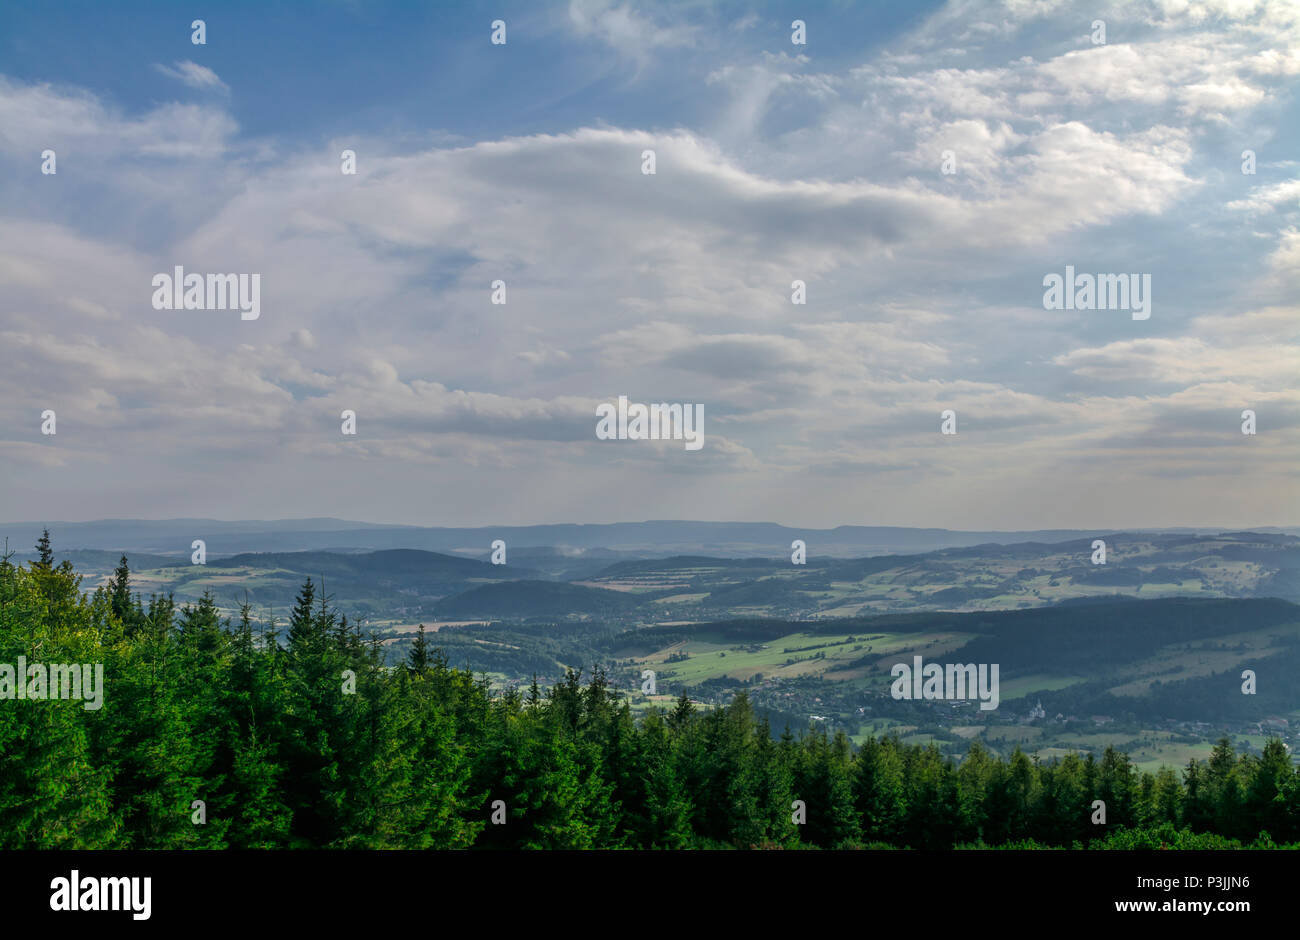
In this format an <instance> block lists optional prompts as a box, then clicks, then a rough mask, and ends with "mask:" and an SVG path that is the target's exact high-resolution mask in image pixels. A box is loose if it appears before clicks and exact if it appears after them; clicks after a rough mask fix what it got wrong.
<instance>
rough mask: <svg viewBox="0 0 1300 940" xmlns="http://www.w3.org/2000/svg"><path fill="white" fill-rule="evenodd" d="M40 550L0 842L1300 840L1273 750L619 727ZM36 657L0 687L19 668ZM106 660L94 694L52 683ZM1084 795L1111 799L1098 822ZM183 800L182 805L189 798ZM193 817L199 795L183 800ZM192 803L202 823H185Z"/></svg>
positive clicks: (26, 573) (596, 697) (578, 695)
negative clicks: (1150, 757) (389, 662)
mask: <svg viewBox="0 0 1300 940" xmlns="http://www.w3.org/2000/svg"><path fill="white" fill-rule="evenodd" d="M79 587H80V585H79V582H78V577H77V575H76V573H75V571H74V570H73V568H72V566H71V564H69V563H64V564H61V565H55V564H54V557H53V554H52V553H51V552H50V551H49V549H48V545H47V544H43V545H42V546H41V549H40V551H39V553H38V558H37V560H36V561H35V562H34V563H32V564H31V565H17V566H16V565H14V564H13V563H12V562H11V560H10V559H9V558H5V559H4V560H3V561H0V664H11V665H10V666H9V667H8V668H9V669H10V672H9V673H8V674H7V675H8V677H9V678H8V685H7V686H6V683H5V678H4V677H5V676H6V673H5V672H4V670H3V669H0V753H3V754H4V757H5V760H4V770H3V773H0V846H2V847H5V848H119V847H132V848H227V847H233V848H296V847H312V846H328V847H334V848H380V847H393V848H411V849H426V848H463V847H476V848H598V847H633V848H688V847H738V848H753V847H791V848H793V847H797V846H809V847H821V848H833V847H838V848H851V847H869V846H875V847H898V846H916V847H925V848H948V847H952V846H960V845H974V844H978V845H1013V844H1014V845H1024V844H1029V843H1030V840H1032V844H1043V845H1075V844H1078V845H1091V846H1097V847H1104V848H1127V847H1189V848H1207V847H1223V846H1228V845H1232V844H1236V842H1235V841H1234V840H1238V841H1241V842H1249V843H1254V844H1258V845H1260V846H1272V845H1274V844H1275V843H1288V842H1295V841H1296V840H1297V839H1300V778H1297V775H1296V773H1295V770H1294V768H1293V766H1292V763H1291V760H1290V758H1289V756H1288V755H1287V753H1286V749H1285V748H1284V747H1283V745H1282V744H1281V743H1280V742H1279V741H1276V740H1274V741H1271V742H1269V743H1268V745H1267V746H1266V747H1265V748H1264V750H1263V752H1262V754H1261V755H1259V756H1250V755H1243V756H1237V755H1236V754H1234V752H1233V750H1232V747H1231V745H1230V744H1229V743H1228V742H1227V741H1224V742H1221V744H1220V745H1219V746H1218V747H1217V748H1216V749H1215V750H1214V752H1213V754H1212V755H1211V757H1210V759H1209V760H1208V761H1201V762H1198V761H1193V762H1191V763H1189V765H1188V766H1187V767H1186V768H1185V769H1184V770H1183V771H1182V772H1181V774H1176V773H1175V772H1174V771H1173V770H1169V769H1164V770H1162V771H1160V772H1159V773H1158V774H1151V773H1138V772H1137V771H1136V770H1135V768H1134V767H1133V765H1132V764H1131V762H1130V761H1129V759H1128V758H1127V757H1126V756H1125V755H1124V754H1122V753H1120V752H1119V751H1116V750H1115V749H1113V748H1108V749H1107V751H1106V752H1105V754H1104V755H1103V756H1102V757H1101V759H1100V760H1097V759H1094V758H1092V757H1091V756H1089V757H1088V758H1080V757H1078V756H1077V755H1075V754H1070V755H1067V756H1065V757H1064V758H1063V759H1061V760H1053V761H1048V762H1042V763H1035V762H1032V761H1030V760H1029V759H1028V758H1027V757H1026V756H1025V755H1024V754H1022V753H1020V752H1019V751H1018V750H1017V751H1015V752H1014V753H1012V754H1011V755H1010V756H1009V757H1008V758H1006V759H1000V758H997V757H994V756H993V755H991V754H990V753H989V752H988V751H987V750H985V749H984V748H983V747H981V746H980V745H978V744H976V745H973V746H972V748H971V751H970V752H969V753H968V754H967V756H966V757H965V758H964V759H963V760H961V761H960V762H957V761H955V760H953V759H951V758H946V757H944V756H943V755H942V754H941V753H940V751H939V750H938V749H937V748H935V747H933V746H929V747H926V746H921V745H906V744H903V743H901V742H900V741H898V740H897V739H895V738H885V739H878V738H868V739H867V740H866V742H865V743H864V745H863V746H862V747H861V748H860V749H856V750H855V749H854V747H853V746H852V745H851V744H850V742H849V740H848V739H847V738H846V737H845V736H844V735H842V734H837V735H834V736H828V735H827V734H825V733H824V732H822V731H809V732H805V733H803V734H800V735H795V734H786V735H785V736H784V737H782V738H780V739H779V740H774V739H773V737H772V735H771V734H770V729H768V728H766V727H765V726H764V725H763V724H762V723H761V722H760V721H758V720H757V719H756V717H755V714H754V711H753V709H752V707H751V706H750V704H749V701H748V699H747V697H746V696H745V695H744V694H740V695H737V696H736V697H735V699H734V700H733V701H732V702H731V703H730V704H727V705H725V706H723V707H718V708H714V709H707V710H706V709H701V708H698V707H696V706H695V705H694V704H692V702H691V700H690V699H689V698H688V697H686V696H685V695H683V696H681V697H680V698H679V699H678V701H677V702H676V704H675V706H674V707H672V708H671V709H670V710H667V711H660V710H657V709H651V710H649V711H648V712H646V713H645V715H644V717H643V718H641V719H640V720H639V721H638V720H635V719H634V718H633V716H632V711H631V708H630V706H629V702H628V701H627V699H625V698H622V699H620V698H619V697H617V696H616V695H615V694H614V693H613V692H612V691H611V689H610V687H609V686H608V684H607V683H606V681H605V678H604V676H603V674H602V673H600V672H599V671H597V672H596V673H595V674H594V675H593V676H592V677H591V678H590V680H589V681H587V682H586V683H585V684H584V683H583V682H582V681H581V679H580V676H579V675H578V674H577V673H576V672H570V673H569V674H568V676H567V677H566V678H565V679H564V680H563V681H561V682H559V683H557V684H556V685H554V686H553V687H552V688H551V689H549V690H548V691H547V693H546V694H545V695H543V694H542V693H541V692H540V691H539V690H538V689H537V688H536V687H535V686H534V688H533V689H532V690H530V691H529V692H528V693H527V694H520V693H518V692H507V693H500V694H494V693H493V692H492V691H491V689H490V687H489V686H488V684H487V682H486V681H482V680H476V679H475V678H474V677H473V676H472V675H470V674H469V673H467V672H464V671H460V670H457V669H453V668H449V667H448V665H447V663H446V660H445V659H444V658H443V657H442V656H440V655H439V654H438V652H437V651H436V650H433V649H430V647H429V645H428V643H426V641H425V637H424V635H423V634H421V635H420V636H419V637H418V639H417V641H416V643H415V644H414V646H413V647H412V649H411V650H410V653H409V655H408V657H407V660H406V662H405V663H404V664H402V665H400V666H396V667H392V666H386V665H385V664H384V663H383V661H382V658H381V656H380V655H379V651H378V648H377V646H376V644H374V643H373V642H367V640H366V638H365V637H362V636H360V635H359V634H358V632H357V631H356V629H355V627H354V626H353V625H351V624H349V623H348V621H347V620H346V618H342V617H339V616H338V615H337V613H336V611H335V610H334V609H333V608H332V607H331V606H330V605H329V604H328V603H327V602H325V601H323V600H320V599H319V598H318V597H317V595H316V592H315V590H314V587H313V585H311V584H310V583H309V584H307V585H305V586H304V587H303V589H302V590H301V592H300V594H299V597H298V600H297V603H296V604H295V605H294V607H293V609H292V611H291V614H290V617H289V621H288V625H287V629H286V630H285V631H284V632H283V633H282V634H280V635H278V636H277V635H272V636H270V637H269V638H267V642H260V641H259V638H258V637H257V636H256V635H255V633H254V631H253V628H252V623H251V618H250V616H249V612H248V611H247V609H245V610H244V611H243V615H242V616H241V617H239V618H237V619H236V620H235V621H234V622H233V623H232V622H230V621H229V620H225V619H223V618H222V617H221V616H220V615H219V612H218V610H217V608H216V607H215V606H214V605H213V604H212V602H211V600H210V599H204V600H202V601H200V602H199V603H197V604H195V605H188V606H185V607H183V608H181V609H179V610H177V609H176V608H175V607H174V605H173V604H171V603H170V602H169V601H168V600H166V599H165V598H160V597H156V596H155V597H154V598H152V599H150V600H149V601H148V602H147V603H145V602H142V601H141V599H140V598H139V596H138V595H136V594H134V593H133V592H132V590H131V584H130V576H129V572H127V571H125V570H123V571H121V572H119V576H118V577H116V578H115V579H114V580H113V582H112V583H110V584H108V585H105V586H102V587H100V588H97V589H96V590H95V591H94V592H92V593H90V594H89V595H87V594H83V593H82V592H81V591H80V590H79ZM20 657H22V658H23V659H24V660H25V661H26V662H27V663H28V664H34V665H32V668H33V669H35V670H36V672H35V673H34V674H33V677H32V678H31V680H30V681H29V683H28V685H27V686H26V687H25V692H26V696H25V698H23V699H21V700H20V699H17V698H15V697H14V694H13V693H14V680H13V676H14V673H13V671H12V664H16V663H18V662H19V661H20ZM53 663H72V664H79V663H85V664H98V665H99V666H101V667H102V675H103V682H102V686H101V687H100V688H99V692H100V693H101V694H102V700H101V702H100V705H101V707H97V708H96V707H85V706H86V705H89V704H90V703H89V702H85V703H83V702H82V701H79V700H58V699H50V698H48V697H45V692H46V691H48V690H47V689H46V686H45V683H44V681H43V680H42V681H41V682H40V684H39V688H38V685H37V684H36V679H37V677H40V676H42V675H44V674H43V673H42V672H41V669H43V668H45V667H44V665H43V664H53ZM1096 800H1101V801H1102V802H1103V803H1104V804H1105V819H1104V821H1098V819H1097V815H1096V812H1097V807H1096V804H1095V801H1096ZM196 801H197V802H196ZM196 807H200V808H199V809H196ZM200 814H201V815H202V820H201V824H200V822H199V821H198V820H197V817H198V816H199V815H200Z"/></svg>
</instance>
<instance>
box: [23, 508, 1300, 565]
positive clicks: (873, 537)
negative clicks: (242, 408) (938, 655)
mask: <svg viewBox="0 0 1300 940" xmlns="http://www.w3.org/2000/svg"><path fill="white" fill-rule="evenodd" d="M46 527H48V528H49V530H50V535H51V539H52V540H53V543H54V546H55V548H56V549H58V550H62V551H69V550H74V549H98V550H104V551H115V552H117V551H125V552H127V553H146V554H156V555H162V556H170V557H173V558H180V557H182V556H188V555H189V553H190V545H191V543H192V542H193V541H194V540H195V539H202V540H203V541H204V542H205V544H206V546H207V553H208V557H209V558H220V557H226V556H231V555H236V554H239V553H242V552H303V551H317V552H318V551H328V552H335V553H348V552H374V551H383V550H388V549H420V550H423V551H433V552H450V553H454V554H461V555H466V556H468V557H480V558H486V557H487V556H488V554H489V552H490V546H491V543H492V541H493V540H494V539H503V540H505V542H506V545H507V549H508V551H509V552H512V553H513V552H518V551H520V550H527V549H546V550H549V551H550V552H552V553H555V554H556V555H561V556H563V555H570V556H572V555H578V554H584V553H588V552H593V551H598V552H601V553H602V554H600V555H599V556H598V557H599V559H600V560H601V561H603V562H608V561H614V560H618V559H619V558H620V557H625V558H654V557H664V556H668V555H685V554H690V555H704V556H713V557H730V558H736V557H757V558H780V557H783V556H785V557H788V556H789V554H790V543H791V542H792V541H794V540H795V539H803V540H804V541H805V542H807V544H808V553H809V555H810V556H811V555H823V556H833V557H840V558H848V557H862V556H868V555H883V554H911V553H921V552H931V551H937V550H940V549H948V548H963V547H972V546H976V545H988V544H996V545H1012V544H1017V543H1024V542H1039V543H1060V542H1068V541H1074V540H1079V539H1092V538H1096V537H1098V536H1099V535H1104V534H1105V532H1106V531H1108V530H1106V529H1088V530H1085V529H1039V530H1029V531H1007V532H998V531H980V532H963V531H956V530H951V529H932V528H918V529H913V528H905V527H898V526H837V527H836V528H833V529H814V528H796V527H790V526H784V525H777V524H775V523H769V522H688V521H648V522H619V523H612V524H608V525H578V524H557V525H534V526H505V525H503V526H483V527H479V528H441V527H421V526H403V525H376V524H373V523H367V522H351V521H347V520H344V519H330V518H317V519H285V520H273V521H257V520H248V521H235V522H226V521H220V520H214V519H164V520H143V519H102V520H98V521H95V522H48V523H43V522H6V523H0V539H7V540H8V544H9V547H10V548H11V549H14V550H17V551H19V552H20V553H22V552H26V551H27V550H28V549H30V548H31V546H32V545H33V544H35V542H36V539H37V538H38V537H39V536H40V533H41V530H42V528H46ZM1111 531H1113V530H1111ZM1126 531H1128V532H1131V533H1148V534H1184V535H1189V536H1191V535H1212V534H1217V533H1220V532H1224V531H1231V527H1187V528H1177V529H1168V528H1165V529H1160V528H1148V529H1142V528H1131V529H1127V530H1126ZM1250 531H1252V532H1255V533H1261V534H1277V535H1300V527H1290V528H1274V527H1263V528H1260V527H1256V528H1252V529H1251V530H1250ZM536 557H537V556H533V557H532V558H530V559H529V560H528V561H527V564H529V565H530V566H535V565H534V559H535V558H536ZM520 560H521V561H523V560H524V559H523V557H522V556H521V557H520ZM511 561H512V562H513V561H514V557H511Z"/></svg>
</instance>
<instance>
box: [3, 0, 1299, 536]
mask: <svg viewBox="0 0 1300 940" xmlns="http://www.w3.org/2000/svg"><path fill="white" fill-rule="evenodd" d="M182 7H183V5H182V6H178V5H176V4H174V3H155V4H141V3H121V4H112V5H108V4H102V3H39V4H38V3H16V4H15V3H10V4H6V5H5V6H4V7H0V357H3V365H4V367H5V368H4V369H3V370H0V468H2V469H0V473H2V474H4V475H5V476H6V477H8V478H9V479H8V482H7V485H6V486H4V487H3V488H2V492H0V518H8V519H25V520H26V519H32V520H40V519H91V518H101V517H106V516H115V517H154V518H157V517H168V516H184V517H195V516H210V517H218V518H256V517H260V518H278V517H290V516H322V515H332V516H341V517H347V518H358V519H367V520H372V521H379V522H416V523H424V524H455V525H487V524H493V523H499V524H528V523H541V522H560V521H578V522H583V521H589V522H611V521H620V520H631V519H643V518H698V519H736V520H768V521H776V522H783V523H787V524H794V525H798V524H806V525H817V526H830V525H837V524H893V525H918V526H945V527H949V528H981V529H1021V528H1045V527H1087V526H1098V527H1105V528H1122V527H1125V526H1157V525H1226V526H1238V525H1240V526H1251V525H1295V524H1297V523H1298V522H1300V517H1297V508H1300V499H1297V497H1298V496H1300V489H1298V487H1297V475H1298V474H1300V470H1298V469H1297V468H1298V467H1300V460H1297V458H1300V446H1298V444H1300V442H1298V441H1297V431H1298V430H1300V392H1298V391H1297V382H1296V378H1297V374H1298V369H1300V318H1298V317H1297V314H1298V313H1300V309H1297V298H1298V297H1300V181H1298V180H1297V176H1298V175H1300V174H1297V168H1298V167H1300V163H1298V162H1297V161H1298V160H1300V156H1298V154H1300V146H1298V145H1300V140H1298V137H1300V131H1297V128H1300V103H1298V102H1297V95H1296V90H1297V82H1298V79H1300V6H1297V5H1296V4H1294V3H1282V2H1267V3H1262V2H1261V3H1256V2H1252V0H1211V2H1208V3H1200V4H1191V5H1189V4H1186V3H1184V2H1182V0H1142V2H1119V3H1101V2H1089V3H1083V4H1080V3H1069V2H1065V0H1044V2H1033V3H1030V2H1024V0H1000V2H993V0H985V2H960V0H959V2H954V3H944V4H939V3H926V4H921V3H916V4H912V3H873V4H862V3H832V4H812V3H780V4H768V5H753V4H741V3H706V2H699V3H680V4H642V3H636V2H606V0H574V2H570V3H514V4H511V3H498V4H447V5H442V4H415V3H374V4H370V3H366V4H362V3H322V4H288V3H280V4H276V3H272V4H267V3H256V4H255V3H246V4H242V3H221V4H212V5H210V6H209V7H208V8H206V9H204V8H202V6H201V5H200V6H198V7H194V8H193V9H190V8H182ZM194 18H202V19H204V20H205V23H206V28H207V43H206V44H205V45H201V46H199V45H194V44H192V43H191V41H190V21H191V20H192V19H194ZM497 18H501V19H504V20H505V21H506V23H507V43H506V44H505V45H504V46H494V45H492V44H491V43H490V42H489V34H490V29H491V26H490V24H491V22H492V21H493V20H494V19H497ZM794 19H802V20H803V21H804V22H805V23H806V24H807V39H808V41H807V44H806V45H803V46H796V45H793V44H792V43H791V41H790V39H791V28H790V24H791V22H792V20H794ZM1098 19H1100V20H1102V21H1103V22H1104V23H1105V29H1106V39H1105V42H1104V43H1097V42H1094V41H1093V35H1094V32H1095V29H1094V27H1093V23H1094V21H1095V20H1098ZM345 148H347V149H353V150H355V151H356V153H357V159H358V172H357V174H356V175H355V176H348V175H343V174H342V173H340V153H341V151H342V150H343V149H345ZM46 149H53V150H54V151H55V152H56V154H57V161H58V163H57V167H58V172H57V173H56V174H54V175H46V174H42V173H41V162H42V160H41V153H42V152H43V151H44V150H46ZM645 149H653V150H655V152H656V156H657V161H658V166H657V172H656V174H655V175H654V176H646V175H643V174H642V173H641V172H640V160H641V158H640V155H641V153H642V151H643V150H645ZM1245 150H1252V151H1253V152H1254V153H1255V154H1256V158H1255V159H1256V172H1255V173H1254V174H1244V173H1243V172H1242V170H1241V167H1242V152H1243V151H1245ZM946 151H951V152H952V154H953V155H954V157H955V167H956V171H955V172H954V173H951V174H945V173H943V172H942V171H941V164H942V160H943V154H944V153H945V152H946ZM176 264H183V265H184V266H185V267H186V269H187V270H189V271H207V272H232V271H233V272H257V273H259V274H260V277H261V283H262V285H263V286H262V313H261V316H260V317H259V318H258V319H257V320H255V321H242V320H241V319H240V317H239V315H238V314H237V313H236V314H234V315H231V314H230V313H228V312H224V311H193V310H191V311H170V310H156V309H154V308H153V307H152V306H151V304H150V296H151V293H152V289H151V286H150V282H151V278H152V277H153V275H154V274H155V273H157V272H164V271H166V272H170V271H171V270H172V267H173V265H176ZM1066 265H1072V266H1073V267H1074V268H1075V269H1076V270H1077V271H1079V272H1091V273H1095V274H1104V273H1141V274H1149V275H1150V276H1151V279H1152V283H1153V301H1152V315H1151V317H1150V319H1148V320H1134V319H1132V318H1131V317H1130V316H1129V314H1128V312H1127V311H1121V310H1092V311H1080V310H1075V311H1055V310H1046V309H1044V306H1043V303H1042V298H1043V290H1044V288H1043V278H1044V276H1045V275H1047V274H1050V273H1053V272H1055V273H1063V272H1064V270H1065V266H1066ZM498 278H499V279H503V280H505V281H506V282H507V284H508V291H509V295H508V296H509V299H508V302H507V303H506V304H505V305H493V304H491V303H490V302H489V284H490V283H491V282H492V281H493V280H496V279H498ZM796 278H797V279H801V280H804V281H805V282H806V283H807V285H808V288H807V289H808V303H807V304H806V305H793V304H791V303H790V284H791V281H792V280H794V279H796ZM619 395H627V396H628V397H629V398H630V399H632V400H633V401H655V402H692V403H700V404H702V405H703V406H704V413H705V424H704V428H705V439H706V444H705V446H704V447H703V448H702V449H701V450H700V451H698V452H686V451H684V449H683V448H682V447H681V444H680V442H650V441H637V442H628V441H623V442H608V441H598V440H596V438H595V435H594V427H595V417H594V416H595V406H596V405H597V404H599V403H600V402H605V401H615V400H617V397H618V396H619ZM949 408H951V409H953V410H955V411H956V412H957V415H958V433H957V434H956V435H952V436H946V435H941V434H940V433H939V425H940V419H939V414H940V412H941V411H943V410H945V409H949ZM1248 408H1249V409H1252V410H1255V411H1256V412H1257V415H1258V426H1259V433H1258V434H1256V435H1254V436H1250V437H1248V436H1245V435H1242V434H1241V433H1240V424H1241V418H1240V415H1241V412H1242V410H1243V409H1248ZM46 409H50V410H54V411H55V412H56V413H57V415H58V430H57V433H56V434H55V435H52V436H51V435H43V434H41V433H40V427H41V420H40V415H41V413H42V412H43V411H44V410H46ZM343 409H351V410H354V411H356V413H357V425H358V433H357V435H355V436H343V435H341V434H340V421H339V416H340V414H341V411H342V410H343Z"/></svg>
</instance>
